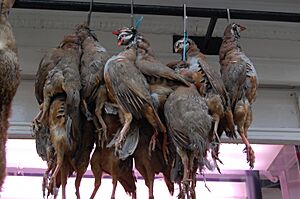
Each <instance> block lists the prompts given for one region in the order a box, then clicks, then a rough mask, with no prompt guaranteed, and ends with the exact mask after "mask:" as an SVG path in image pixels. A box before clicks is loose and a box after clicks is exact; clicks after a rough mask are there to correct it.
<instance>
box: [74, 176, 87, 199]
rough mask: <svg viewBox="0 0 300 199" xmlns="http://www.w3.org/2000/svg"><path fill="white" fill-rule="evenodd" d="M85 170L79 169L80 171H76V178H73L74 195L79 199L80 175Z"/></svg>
mask: <svg viewBox="0 0 300 199" xmlns="http://www.w3.org/2000/svg"><path fill="white" fill-rule="evenodd" d="M84 173H85V172H83V171H80V172H77V174H76V179H75V190H76V192H75V194H76V197H77V199H80V191H79V188H80V183H81V180H82V177H83V175H84Z"/></svg>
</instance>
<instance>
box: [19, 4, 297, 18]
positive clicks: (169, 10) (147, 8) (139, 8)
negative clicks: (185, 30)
mask: <svg viewBox="0 0 300 199" xmlns="http://www.w3.org/2000/svg"><path fill="white" fill-rule="evenodd" d="M89 6H90V3H89V2H81V1H54V0H47V1H45V0H16V2H15V5H14V8H22V9H40V10H66V11H88V10H89ZM130 11H131V5H130V4H116V3H100V2H95V3H94V5H93V12H106V13H128V14H129V13H130ZM134 12H135V13H136V14H149V15H165V16H182V13H183V7H181V6H180V7H179V6H160V5H138V4H135V5H134ZM187 13H188V15H189V17H204V18H227V11H226V9H217V8H198V7H187ZM230 15H231V18H232V19H246V20H263V21H282V22H300V13H286V12H269V11H254V10H237V9H230Z"/></svg>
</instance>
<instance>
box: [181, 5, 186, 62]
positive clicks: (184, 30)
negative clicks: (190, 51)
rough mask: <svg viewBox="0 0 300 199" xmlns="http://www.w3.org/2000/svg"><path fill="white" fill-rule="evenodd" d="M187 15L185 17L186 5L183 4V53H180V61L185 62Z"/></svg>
mask: <svg viewBox="0 0 300 199" xmlns="http://www.w3.org/2000/svg"><path fill="white" fill-rule="evenodd" d="M186 23H187V15H186V4H183V51H182V61H184V62H185V61H186V43H187V30H186V29H187V28H186Z"/></svg>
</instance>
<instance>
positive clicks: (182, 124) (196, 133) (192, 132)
mask: <svg viewBox="0 0 300 199" xmlns="http://www.w3.org/2000/svg"><path fill="white" fill-rule="evenodd" d="M181 88H183V87H181ZM182 91H184V92H182ZM182 91H181V92H178V90H176V91H175V92H174V93H172V94H171V95H170V96H169V98H168V100H167V102H166V103H165V116H166V121H167V124H168V127H169V130H170V135H171V137H172V138H173V140H174V143H175V145H176V146H177V147H180V148H182V149H191V148H194V147H195V146H196V148H198V147H201V146H202V145H203V142H204V140H206V139H207V138H208V133H209V131H210V127H211V121H212V120H211V117H210V116H209V115H208V108H207V105H206V103H205V100H204V99H203V98H202V97H201V96H200V95H199V93H198V92H197V90H196V89H194V88H193V90H190V88H186V89H185V90H182ZM199 121H201V122H199Z"/></svg>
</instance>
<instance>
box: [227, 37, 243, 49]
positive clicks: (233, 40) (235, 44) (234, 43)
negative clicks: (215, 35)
mask: <svg viewBox="0 0 300 199" xmlns="http://www.w3.org/2000/svg"><path fill="white" fill-rule="evenodd" d="M224 43H227V44H229V43H230V44H231V45H230V46H231V48H230V49H229V50H230V51H235V52H240V51H242V48H241V46H240V40H239V37H235V36H233V35H231V36H224V37H223V44H224Z"/></svg>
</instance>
